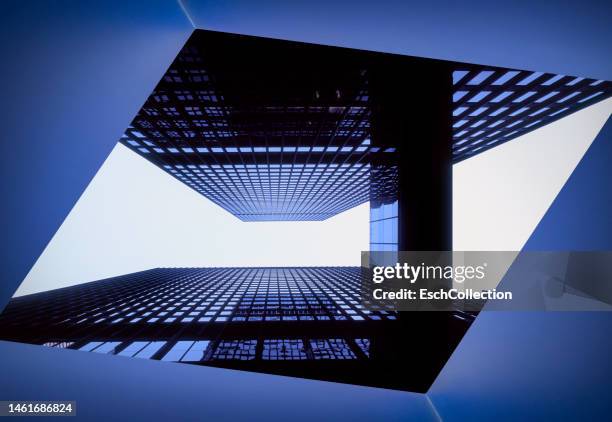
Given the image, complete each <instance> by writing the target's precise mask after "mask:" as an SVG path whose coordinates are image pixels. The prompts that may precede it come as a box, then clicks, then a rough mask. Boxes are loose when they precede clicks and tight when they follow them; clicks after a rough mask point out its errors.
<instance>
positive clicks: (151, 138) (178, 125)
mask: <svg viewBox="0 0 612 422" xmlns="http://www.w3.org/2000/svg"><path fill="white" fill-rule="evenodd" d="M209 67H210V66H209V63H207V62H206V59H205V53H203V52H202V51H200V50H199V49H198V48H194V47H193V46H191V47H186V48H184V49H183V51H182V52H181V53H180V54H179V56H178V58H177V59H176V60H175V62H174V63H173V65H172V66H171V67H170V69H169V70H168V71H167V72H166V74H165V75H164V77H163V78H162V81H161V82H160V83H159V84H158V86H157V88H156V89H155V91H154V92H153V93H152V94H151V96H150V97H149V98H148V100H147V101H146V103H145V105H144V106H143V107H142V109H141V110H140V112H139V113H138V115H137V116H136V117H135V118H134V120H133V122H132V124H131V126H130V127H129V128H128V129H127V130H126V132H125V134H124V136H123V137H122V138H121V142H122V143H123V144H124V145H126V146H127V147H128V148H131V149H132V150H134V151H135V152H137V153H138V154H140V155H142V156H143V157H145V158H146V159H148V160H150V161H152V162H154V163H155V164H156V165H158V166H159V167H162V168H163V169H164V170H165V171H167V172H168V173H170V174H171V175H172V176H174V177H176V178H177V179H178V180H180V181H181V182H183V183H185V184H187V185H188V186H189V187H191V188H192V189H194V190H196V191H197V192H199V193H201V194H202V195H204V196H206V197H208V198H209V199H210V200H212V201H213V202H215V203H217V204H218V205H219V206H221V207H223V208H224V209H226V210H228V211H229V212H231V213H232V214H234V215H236V216H237V217H238V218H240V219H241V220H243V221H277V220H324V219H327V218H329V217H331V216H333V215H335V214H338V213H340V212H342V211H345V210H347V209H349V208H352V207H354V206H356V205H359V204H362V203H364V202H366V201H367V200H368V183H367V182H368V167H367V165H366V164H367V162H366V161H365V158H366V157H367V155H368V154H370V153H373V152H383V151H386V150H389V151H388V152H391V149H389V148H387V149H385V150H382V151H381V149H380V148H378V147H374V146H371V145H370V143H369V139H368V136H369V132H370V119H369V116H370V110H369V107H368V89H367V74H366V71H365V70H363V69H354V68H350V69H347V70H346V71H345V73H344V74H341V75H339V76H337V80H336V82H335V86H337V89H336V90H335V92H332V93H331V95H330V93H325V92H319V91H316V93H315V94H316V95H315V98H314V99H313V98H310V95H311V94H308V96H306V94H305V93H301V95H302V96H301V97H298V98H295V97H292V98H291V99H287V101H289V102H291V104H292V105H288V104H286V103H282V104H279V105H276V104H274V103H273V102H274V99H271V98H261V101H260V102H257V101H252V99H250V100H249V101H248V102H247V103H246V104H242V103H239V102H237V101H236V100H235V99H236V97H240V95H241V94H237V93H236V92H231V90H232V88H231V87H228V86H225V87H222V86H221V85H222V83H220V82H219V79H223V75H215V74H214V71H211V70H210V69H209ZM312 77H313V78H318V76H316V75H312ZM224 90H225V91H230V92H224ZM279 95H280V94H279ZM296 95H297V94H296ZM228 97H229V98H233V99H234V101H232V100H228V99H227V98H228Z"/></svg>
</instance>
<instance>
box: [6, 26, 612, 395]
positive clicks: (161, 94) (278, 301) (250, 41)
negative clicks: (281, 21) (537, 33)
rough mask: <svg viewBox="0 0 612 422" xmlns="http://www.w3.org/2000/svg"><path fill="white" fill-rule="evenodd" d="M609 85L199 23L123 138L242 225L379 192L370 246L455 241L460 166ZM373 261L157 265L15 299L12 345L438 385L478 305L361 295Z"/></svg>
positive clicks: (373, 202)
mask: <svg viewBox="0 0 612 422" xmlns="http://www.w3.org/2000/svg"><path fill="white" fill-rule="evenodd" d="M611 93H612V88H611V84H610V83H609V82H607V81H600V80H592V79H587V78H581V77H571V76H562V75H554V74H548V73H542V72H532V71H522V70H514V69H504V68H499V67H492V66H480V65H473V64H466V63H457V62H449V61H441V60H432V59H424V58H418V57H409V56H399V55H391V54H382V53H375V52H368V51H358V50H352V49H345V48H337V47H328V46H319V45H311V44H303V43H296V42H286V41H278V40H270V39H263V38H257V37H247V36H239V35H231V34H224V33H217V32H210V31H202V30H196V31H194V33H193V35H192V36H191V37H190V39H189V40H188V41H187V43H186V45H185V47H184V48H183V49H182V50H181V51H180V52H179V54H178V56H177V57H176V59H175V60H174V62H173V63H172V64H171V65H170V67H169V69H168V70H167V71H166V73H165V74H164V75H163V77H162V79H161V80H160V82H159V84H158V85H157V86H156V88H155V89H154V91H153V92H152V94H151V95H150V96H149V98H148V99H147V100H146V101H145V103H144V105H143V106H142V108H141V110H140V111H139V112H138V114H137V115H136V117H135V118H134V119H133V121H132V122H131V124H130V126H129V127H128V128H127V130H126V131H125V134H124V135H123V136H122V138H121V140H120V142H121V143H122V144H124V145H125V146H127V147H128V148H130V149H131V150H133V151H134V152H136V153H137V154H139V155H140V156H142V157H143V158H145V159H147V160H149V161H150V162H152V163H153V164H155V165H156V166H158V167H159V168H161V169H162V170H164V171H165V172H167V173H168V174H169V175H171V176H172V177H175V178H176V179H178V180H180V181H181V182H182V183H184V184H186V185H187V186H189V187H190V188H192V189H193V190H195V191H197V192H198V193H200V194H201V195H203V196H205V197H206V198H208V199H209V200H211V201H213V202H214V203H216V204H217V205H219V206H220V207H222V208H224V209H225V210H227V211H228V212H230V213H231V214H233V215H234V216H236V217H237V218H238V219H240V220H242V221H282V220H303V221H315V220H325V219H327V218H330V217H332V216H334V215H336V214H338V213H341V212H343V211H346V210H348V209H350V208H352V207H355V206H357V205H360V204H363V203H365V202H368V201H369V203H370V250H372V251H387V252H394V251H401V250H409V251H410V250H413V251H419V250H421V251H447V250H451V249H452V214H451V213H452V165H453V163H457V162H460V161H462V160H465V159H468V158H470V157H473V156H475V155H477V154H479V153H481V152H484V151H486V150H488V149H491V148H494V147H496V146H498V145H501V144H503V143H504V142H507V141H510V140H512V139H514V138H516V137H517V136H520V135H523V134H525V133H527V132H529V131H531V130H534V129H536V128H538V127H541V126H543V125H546V124H548V123H550V122H552V121H554V120H557V119H559V118H561V117H564V116H566V115H567V114H569V113H572V112H574V111H576V110H579V109H581V108H583V107H586V106H588V105H590V104H593V103H594V102H597V101H599V100H603V99H605V98H607V97H609V96H610V94H611ZM169 218H180V216H169ZM203 224H206V222H205V221H203ZM360 271H361V270H360V268H359V267H346V268H343V267H329V268H324V267H322V268H175V269H170V268H166V269H162V268H160V269H152V270H149V271H144V272H140V273H134V274H127V275H123V276H119V277H114V278H111V279H107V280H100V281H95V282H91V283H85V284H81V285H78V286H73V287H68V288H63V289H57V290H53V291H49V292H44V293H39V294H35V295H30V296H24V297H19V298H14V299H13V300H12V301H11V302H10V304H9V305H8V307H7V308H6V310H5V311H4V312H3V314H2V315H1V316H0V337H1V338H3V339H10V340H16V341H23V342H29V343H36V344H45V345H48V346H52V347H64V348H71V349H79V350H83V351H91V352H98V353H111V354H117V355H123V356H132V357H138V358H148V359H157V360H162V361H175V362H186V363H192V364H202V365H211V366H220V367H228V368H236V369H244V370H251V371H259V372H266V373H276V374H284V375H292V376H300V377H308V378H315V379H326V380H332V381H341V382H350V383H356V384H363V385H374V386H381V387H387V388H397V389H403V390H410V391H421V392H422V391H427V389H428V387H429V386H430V385H431V383H432V382H433V380H434V379H435V377H436V375H437V374H438V372H439V371H440V369H441V368H442V366H443V365H444V363H445V362H446V360H447V359H448V357H449V356H450V354H451V353H452V351H453V350H454V348H455V347H456V345H457V344H458V342H459V341H460V339H461V338H462V336H463V334H464V333H465V331H466V330H467V329H468V327H469V324H470V322H471V321H472V319H473V315H468V314H465V313H462V312H458V311H457V312H432V313H426V312H393V311H389V310H386V309H379V308H376V306H373V305H372V304H366V303H362V301H361V300H360V296H359V288H360Z"/></svg>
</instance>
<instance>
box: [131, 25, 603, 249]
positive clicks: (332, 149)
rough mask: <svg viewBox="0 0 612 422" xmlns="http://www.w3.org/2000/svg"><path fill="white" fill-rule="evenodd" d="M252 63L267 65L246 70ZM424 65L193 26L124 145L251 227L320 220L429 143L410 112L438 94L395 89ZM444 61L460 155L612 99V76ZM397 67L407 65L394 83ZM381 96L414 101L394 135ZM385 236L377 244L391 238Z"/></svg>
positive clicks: (400, 102)
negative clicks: (383, 130) (386, 130)
mask: <svg viewBox="0 0 612 422" xmlns="http://www.w3.org/2000/svg"><path fill="white" fill-rule="evenodd" d="M255 52H257V53H256V54H257V56H254V54H255ZM249 59H250V60H252V61H256V62H257V63H258V65H257V66H248V68H245V63H246V62H248V60H249ZM423 64H427V65H429V66H431V69H430V70H431V71H426V72H425V74H432V73H433V72H434V71H436V72H437V70H436V66H437V65H436V64H434V63H433V62H431V61H428V60H426V59H418V58H414V57H401V56H396V57H388V56H387V57H385V56H382V55H375V54H374V55H372V53H367V52H360V51H354V50H348V49H333V48H329V47H322V46H308V45H304V44H299V43H290V42H284V41H277V40H266V39H257V40H255V39H253V40H250V41H248V40H246V39H245V38H244V37H235V36H232V35H229V34H218V33H212V32H208V31H200V30H199V31H195V32H194V34H193V35H192V37H191V38H190V40H189V41H188V42H187V44H186V45H185V47H184V48H183V50H182V51H181V52H180V53H179V55H178V56H177V58H176V59H175V61H174V62H173V63H172V64H171V66H170V68H169V69H168V70H167V71H166V73H165V74H164V76H163V77H162V79H161V81H160V82H159V83H158V85H157V87H156V88H155V90H154V91H153V93H152V94H151V95H150V96H149V98H148V99H147V101H146V102H145V104H144V106H143V107H142V108H141V110H140V111H139V112H138V114H137V116H136V117H135V118H134V119H133V121H132V122H131V125H130V126H129V127H128V128H127V130H126V131H125V133H124V135H123V137H122V138H121V140H120V142H121V143H122V144H123V145H125V146H127V147H128V148H130V149H132V150H133V151H134V152H136V153H137V154H140V155H141V156H142V157H144V158H145V159H147V160H149V161H151V162H153V163H154V164H155V165H157V166H159V167H160V168H162V169H163V170H164V171H166V172H168V173H169V174H170V175H172V176H173V177H175V178H177V179H178V180H180V181H181V182H182V183H185V184H186V185H187V186H189V187H190V188H192V189H194V190H195V191H197V192H198V193H200V194H202V195H204V196H205V197H207V198H208V199H210V200H211V201H213V202H215V203H216V204H218V205H219V206H221V207H223V208H224V209H226V210H227V211H229V212H230V213H232V214H233V215H235V216H236V217H238V218H239V219H241V220H243V221H277V220H325V219H327V218H329V217H331V216H333V215H336V214H338V213H340V212H343V211H345V210H348V209H350V208H352V207H354V206H356V205H359V204H362V203H364V202H367V201H368V200H370V201H372V199H373V198H372V197H371V195H370V193H371V190H370V188H369V183H368V178H369V172H370V169H371V163H372V162H376V161H378V160H379V156H380V155H381V154H382V155H385V154H387V155H395V153H396V152H398V150H399V149H401V148H403V149H405V150H406V151H407V152H408V153H410V151H411V150H413V149H415V148H413V147H411V146H410V143H417V142H431V139H428V137H423V136H422V134H420V132H419V129H418V127H419V123H420V122H419V121H418V120H420V118H419V117H415V116H418V113H416V112H415V110H413V109H411V107H414V105H412V103H425V102H427V101H429V100H430V99H429V98H418V95H429V96H434V95H435V94H433V93H434V92H435V90H434V89H433V88H426V87H425V88H423V87H419V86H418V84H417V86H415V87H410V88H409V89H407V90H405V91H404V90H403V88H401V87H399V86H397V85H398V84H401V83H414V81H411V79H423V78H422V75H421V74H416V75H413V74H411V69H412V68H415V69H416V68H420V67H421V66H422V65H423ZM438 65H439V66H448V68H447V67H444V69H445V71H444V74H440V75H441V76H442V75H448V76H449V78H448V82H449V84H450V83H451V78H450V76H451V75H450V73H452V85H451V86H449V87H448V88H449V90H450V92H449V93H448V94H450V96H449V97H448V101H449V102H451V101H452V104H449V105H452V106H451V107H449V110H448V111H449V116H445V117H447V118H448V119H449V123H450V124H452V160H453V161H454V162H458V161H461V160H463V159H466V158H469V157H471V156H474V155H475V154H478V153H480V152H483V151H485V150H487V149H489V148H493V147H495V146H497V145H500V144H502V143H504V142H506V141H508V140H510V139H513V138H516V137H517V136H520V135H522V134H524V133H527V132H529V131H531V130H533V129H536V128H537V127H539V126H542V125H544V124H547V123H549V122H551V121H553V120H556V119H558V118H561V117H563V116H564V115H566V114H568V113H571V112H573V111H576V110H578V109H580V108H583V107H586V106H588V105H590V104H592V103H593V102H596V101H599V100H601V99H604V98H606V97H608V96H610V94H612V84H610V83H609V82H607V81H601V80H592V79H586V78H576V77H571V76H561V75H553V74H548V73H543V72H531V71H522V70H510V69H503V68H493V67H483V66H477V65H469V64H465V63H450V62H449V63H441V62H440V63H439V64H438ZM381 68H382V69H383V70H382V73H381ZM392 68H394V69H399V68H402V69H405V71H404V72H400V76H398V78H399V79H397V80H394V79H393V78H392V77H391V76H390V74H391V72H390V69H392ZM447 69H448V70H447ZM419 75H421V76H419ZM427 83H438V81H432V82H422V83H421V85H422V84H427ZM438 85H440V86H442V85H444V84H443V83H440V84H438ZM381 86H382V87H383V89H382V90H381V89H380V88H381ZM421 88H423V89H426V92H425V93H420V92H419V93H418V94H417V92H416V91H417V90H420V89H421ZM386 90H389V91H395V92H405V94H402V95H403V96H407V98H401V97H400V98H397V99H396V100H397V104H394V105H393V107H392V108H402V109H406V110H407V111H406V112H405V114H402V113H399V114H398V115H397V117H396V118H401V119H404V120H406V122H408V123H407V127H406V129H405V131H406V133H403V134H402V135H401V136H402V138H396V139H393V138H389V139H393V140H392V141H389V139H380V137H379V136H378V135H377V134H376V133H375V130H374V128H373V126H374V122H375V121H376V120H377V119H378V120H383V121H384V119H385V117H384V116H383V117H382V119H380V116H376V113H379V112H380V110H381V109H382V108H384V104H383V103H384V100H381V98H382V97H385V95H387V94H384V93H383V92H384V91H386ZM444 95H445V99H446V93H445V94H444ZM450 97H452V100H451V98H450ZM381 104H382V105H383V107H382V108H381ZM410 110H412V111H410ZM451 112H452V116H450V114H451ZM450 119H452V121H451V120H450ZM436 124H440V121H437V122H436ZM444 124H446V123H444ZM413 136H415V139H412V138H413ZM383 137H384V136H383ZM403 138H405V139H403ZM421 138H422V139H421ZM379 232H380V233H385V232H386V231H385V228H384V227H383V228H382V231H379ZM384 240H385V242H372V243H375V244H377V245H378V244H380V245H388V244H389V243H392V242H387V241H388V240H389V239H388V238H386V237H385V239H384ZM381 247H388V246H381Z"/></svg>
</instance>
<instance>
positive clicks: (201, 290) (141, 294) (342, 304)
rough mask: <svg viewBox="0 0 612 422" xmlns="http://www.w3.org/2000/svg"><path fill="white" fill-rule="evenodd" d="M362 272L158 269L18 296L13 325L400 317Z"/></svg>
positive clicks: (10, 317)
mask: <svg viewBox="0 0 612 422" xmlns="http://www.w3.org/2000/svg"><path fill="white" fill-rule="evenodd" d="M360 280H361V269H360V268H359V267H286V268H158V269H153V270H148V271H143V272H140V273H134V274H128V275H124V276H119V277H114V278H111V279H107V280H101V281H97V282H92V283H86V284H83V285H79V286H74V287H69V288H65V289H57V290H53V291H49V292H43V293H39V294H35V295H30V296H24V297H20V298H15V299H13V300H12V301H11V303H10V304H9V305H8V306H7V308H6V309H5V311H4V312H3V313H2V315H0V323H2V324H8V325H12V326H29V325H33V324H34V325H36V324H48V325H51V326H57V325H60V326H65V325H76V326H83V327H88V326H112V327H115V329H120V327H121V326H133V325H151V324H156V325H161V326H164V325H167V324H179V325H182V324H203V323H243V322H246V323H257V322H265V321H268V322H270V321H287V322H296V321H366V320H371V321H374V320H395V319H396V318H397V316H396V314H395V313H393V312H389V311H387V310H384V309H382V308H380V307H377V306H376V305H374V304H371V305H368V306H367V307H366V306H365V305H364V304H362V303H361V300H360V287H361V285H360Z"/></svg>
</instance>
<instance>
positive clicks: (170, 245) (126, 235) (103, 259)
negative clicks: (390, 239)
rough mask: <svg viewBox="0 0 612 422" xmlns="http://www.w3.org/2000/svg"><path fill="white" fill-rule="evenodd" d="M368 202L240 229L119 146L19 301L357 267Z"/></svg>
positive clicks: (231, 219) (365, 239)
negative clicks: (73, 290) (220, 272)
mask: <svg viewBox="0 0 612 422" xmlns="http://www.w3.org/2000/svg"><path fill="white" fill-rule="evenodd" d="M368 248H369V204H367V203H366V204H363V205H361V206H359V207H356V208H353V209H351V210H348V211H346V212H344V213H342V214H339V215H337V216H334V217H332V218H330V219H328V220H326V221H322V222H301V221H300V222H248V223H247V222H242V221H240V220H239V219H238V218H236V217H234V216H233V215H232V214H230V213H229V212H227V211H225V210H224V209H222V208H221V207H219V206H217V205H215V204H214V203H212V202H211V201H209V200H208V199H207V198H205V197H203V196H202V195H200V194H199V193H197V192H195V191H193V190H191V189H190V188H188V187H187V186H185V185H184V184H183V183H181V182H179V181H177V180H176V179H174V178H173V177H171V176H169V175H168V174H167V173H165V172H164V171H162V170H160V169H159V168H158V167H156V166H155V165H153V164H151V163H149V162H148V161H147V160H145V159H143V158H142V157H140V156H138V155H137V154H135V153H134V152H132V151H130V150H129V149H128V148H126V147H124V146H123V145H121V144H117V146H116V147H115V148H114V149H113V151H112V153H111V154H110V156H109V157H108V159H107V160H106V161H105V163H104V165H103V166H102V168H101V169H100V170H99V171H98V173H97V174H96V176H95V177H94V179H93V180H92V182H91V183H90V185H89V186H88V187H87V189H86V191H85V192H84V193H83V195H82V196H81V198H80V199H79V201H78V202H77V204H76V205H75V207H74V208H73V209H72V211H71V212H70V214H69V215H68V217H67V218H66V220H65V221H64V223H63V224H62V226H61V227H60V229H59V230H58V232H57V233H56V234H55V236H54V237H53V239H52V240H51V242H50V243H49V245H48V246H47V248H46V249H45V250H44V252H43V254H42V255H41V257H40V258H39V259H38V261H37V262H36V264H35V265H34V267H33V268H32V270H31V271H30V273H29V274H28V275H27V277H26V278H25V280H24V281H23V283H22V284H21V286H20V287H19V289H18V290H17V292H16V294H15V295H16V296H19V295H24V294H29V293H35V292H39V291H44V290H49V289H55V288H59V287H65V286H70V285H73V284H79V283H83V282H87V281H94V280H99V279H102V278H106V277H111V276H116V275H121V274H126V273H131V272H135V271H141V270H145V269H149V268H155V267H173V266H176V267H182V266H184V267H210V266H335V265H339V266H348V265H353V266H359V265H360V253H361V251H364V250H368Z"/></svg>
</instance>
